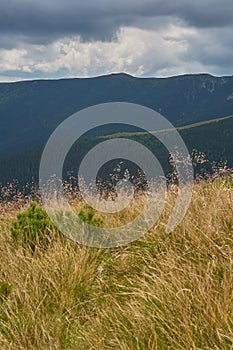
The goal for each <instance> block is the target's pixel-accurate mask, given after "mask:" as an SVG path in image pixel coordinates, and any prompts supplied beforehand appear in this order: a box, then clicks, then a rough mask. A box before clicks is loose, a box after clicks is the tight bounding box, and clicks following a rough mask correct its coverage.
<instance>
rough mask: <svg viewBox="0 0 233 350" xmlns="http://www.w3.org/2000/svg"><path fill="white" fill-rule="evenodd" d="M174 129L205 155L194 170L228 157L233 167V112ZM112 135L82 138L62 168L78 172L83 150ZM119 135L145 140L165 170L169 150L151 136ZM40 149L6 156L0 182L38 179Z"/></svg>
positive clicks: (36, 147) (40, 146) (190, 150)
mask: <svg viewBox="0 0 233 350" xmlns="http://www.w3.org/2000/svg"><path fill="white" fill-rule="evenodd" d="M177 129H178V131H179V132H180V134H181V136H182V138H183V140H184V142H185V143H186V145H187V147H188V149H189V152H190V153H192V151H193V150H198V151H199V152H202V153H204V154H205V155H206V161H205V163H204V168H203V166H202V165H198V167H197V168H196V171H197V172H203V170H207V171H211V166H212V162H217V163H221V162H225V161H227V163H228V165H229V166H230V167H233V152H232V149H233V116H229V117H226V118H220V119H214V120H209V121H206V122H203V123H199V124H191V125H189V126H185V127H179V128H177ZM113 136H114V135H109V136H105V137H103V138H99V137H92V138H91V137H90V138H83V139H81V141H80V143H79V144H78V145H76V146H75V147H74V148H73V152H71V154H70V155H69V156H68V158H67V162H66V164H65V171H73V172H74V173H76V174H77V169H78V165H79V163H80V161H81V160H82V158H83V156H84V155H85V153H86V152H87V151H88V150H90V149H91V148H92V147H93V146H94V145H96V144H97V143H98V142H100V141H104V140H106V138H111V137H113ZM118 136H119V135H118ZM122 136H124V137H128V138H131V139H134V140H136V141H138V142H141V143H143V144H145V146H146V147H148V148H150V149H151V150H152V151H153V152H154V154H155V155H156V156H157V157H158V158H159V160H160V162H161V164H162V165H163V167H164V169H165V172H166V171H168V170H169V169H168V162H167V159H168V154H167V152H166V150H165V149H164V147H162V146H161V144H160V143H159V142H156V140H155V138H154V137H153V136H150V135H148V134H145V133H142V134H141V133H124V134H122ZM42 151H43V145H42V144H41V145H37V146H34V147H32V148H31V149H28V150H27V151H22V152H19V153H17V154H15V155H14V156H12V157H9V158H8V159H7V160H2V161H0V183H2V184H6V183H7V182H11V181H13V179H18V181H19V183H20V184H21V185H24V184H25V183H27V182H30V181H31V180H32V178H33V179H34V180H35V181H37V180H38V169H39V163H40V157H41V154H42Z"/></svg>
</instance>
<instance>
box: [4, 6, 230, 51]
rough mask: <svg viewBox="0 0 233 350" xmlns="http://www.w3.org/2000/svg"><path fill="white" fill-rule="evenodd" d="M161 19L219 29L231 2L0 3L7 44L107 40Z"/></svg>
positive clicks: (224, 24) (224, 21) (226, 16)
mask: <svg viewBox="0 0 233 350" xmlns="http://www.w3.org/2000/svg"><path fill="white" fill-rule="evenodd" d="M163 16H165V17H166V16H170V17H171V18H172V17H173V18H180V19H181V20H184V21H186V22H187V23H188V24H189V25H192V26H196V27H224V26H227V25H231V24H232V23H233V6H232V1H231V0H222V1H219V0H202V1H201V0H197V1H195V2H194V1H192V2H189V1H187V0H167V1H164V0H144V1H141V0H118V1H112V0H92V1H83V0H66V1H65V0H56V1H51V2H49V1H48V0H47V1H45V0H37V1H33V0H21V1H17V0H1V5H0V36H2V37H4V36H6V35H8V40H9V43H8V45H10V42H11V41H12V46H13V45H14V41H16V38H19V37H20V38H21V40H19V41H18V43H20V42H21V41H22V40H23V41H27V42H31V43H37V44H43V43H48V42H51V41H53V40H56V39H58V38H60V37H65V36H67V35H76V34H78V35H80V36H81V38H82V40H83V41H90V40H111V39H112V37H113V36H114V33H116V31H117V30H118V29H119V28H120V27H121V26H135V27H137V26H138V27H141V28H142V27H144V28H146V29H147V28H148V26H150V27H153V21H154V23H155V26H156V25H157V21H156V20H155V19H156V18H158V17H160V18H161V17H163ZM161 25H162V20H161ZM3 41H4V40H1V42H2V43H3ZM1 42H0V44H1ZM3 45H4V43H3ZM5 45H6V43H5ZM5 45H4V46H5Z"/></svg>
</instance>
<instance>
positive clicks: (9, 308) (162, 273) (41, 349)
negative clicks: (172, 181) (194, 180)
mask: <svg viewBox="0 0 233 350" xmlns="http://www.w3.org/2000/svg"><path fill="white" fill-rule="evenodd" d="M174 197H175V192H174V193H173V192H172V191H170V193H169V198H168V204H167V208H166V211H165V212H164V213H163V215H162V217H161V220H160V221H159V223H158V224H157V225H156V227H154V228H153V229H152V230H150V232H148V234H147V235H145V236H144V237H143V238H141V239H140V240H139V241H136V242H134V243H132V244H130V245H128V246H125V247H119V248H115V249H96V248H88V247H82V246H80V245H78V244H75V243H74V242H72V241H69V240H68V239H66V238H65V237H63V236H59V237H58V238H57V239H56V240H55V241H53V242H52V244H51V245H50V247H49V249H47V250H43V249H41V248H40V247H38V249H37V250H36V252H35V254H34V255H32V254H31V253H30V251H25V250H23V248H22V249H21V248H20V247H18V248H16V247H15V245H14V242H13V240H12V238H11V235H10V224H11V221H12V220H13V219H14V217H15V215H16V211H18V210H20V208H19V207H17V208H16V209H17V210H16V211H14V210H13V208H12V206H11V207H10V209H9V211H8V210H7V205H5V207H4V210H3V206H2V210H1V213H2V214H1V219H0V226H1V244H0V291H1V294H0V349H2V350H23V349H27V350H47V349H51V350H60V349H62V350H63V349H69V350H71V349H72V350H89V349H90V350H91V349H93V350H94V349H95V350H110V349H111V350H112V349H116V350H133V349H137V350H144V349H145V350H147V349H148V350H157V349H158V350H163V349H182V350H183V349H187V350H190V349H193V350H194V349H195V350H197V349H200V350H205V349H206V350H207V349H209V350H213V349H219V350H220V349H221V350H222V349H224V350H225V349H233V186H232V180H226V179H225V180H217V181H214V182H211V181H209V182H205V183H199V184H195V186H194V191H193V198H192V203H191V206H190V208H189V210H188V212H187V214H186V216H185V219H184V220H183V222H182V223H181V224H180V225H179V227H177V228H176V229H175V231H174V232H173V233H172V234H166V233H165V226H166V223H167V218H168V215H169V212H170V210H171V207H172V203H173V202H174ZM23 206H24V204H23V205H22V209H23ZM116 220H119V219H116ZM123 220H125V218H123ZM117 224H118V221H117Z"/></svg>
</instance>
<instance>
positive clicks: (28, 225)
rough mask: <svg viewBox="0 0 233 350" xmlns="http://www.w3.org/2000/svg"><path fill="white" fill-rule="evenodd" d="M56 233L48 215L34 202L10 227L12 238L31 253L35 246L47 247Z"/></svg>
mask: <svg viewBox="0 0 233 350" xmlns="http://www.w3.org/2000/svg"><path fill="white" fill-rule="evenodd" d="M56 233H57V229H56V227H55V226H54V225H53V224H52V222H51V220H50V218H49V216H48V214H47V213H46V211H45V210H44V209H43V208H41V207H40V206H39V205H38V204H37V203H36V202H32V203H31V204H30V207H29V208H28V209H27V210H25V211H24V212H22V213H19V214H18V215H17V220H16V221H15V222H13V224H12V227H11V234H12V236H13V238H14V239H15V240H16V241H17V242H18V243H19V242H21V243H22V245H23V246H24V247H25V248H26V247H29V248H30V249H31V250H32V251H34V250H35V247H36V246H41V247H47V246H48V244H49V243H50V242H51V239H52V237H54V235H55V234H56Z"/></svg>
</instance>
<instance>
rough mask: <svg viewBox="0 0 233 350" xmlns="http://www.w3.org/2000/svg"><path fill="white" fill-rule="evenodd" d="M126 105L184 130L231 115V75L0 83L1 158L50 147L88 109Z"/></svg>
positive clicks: (110, 77)
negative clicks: (66, 125) (59, 128)
mask: <svg viewBox="0 0 233 350" xmlns="http://www.w3.org/2000/svg"><path fill="white" fill-rule="evenodd" d="M113 101H123V102H132V103H137V104H141V105H145V106H148V107H150V108H152V109H154V110H157V111H159V112H160V113H161V114H163V115H164V116H165V117H166V118H168V119H169V120H170V121H171V122H172V123H173V124H174V125H176V126H181V125H186V124H191V123H194V122H199V121H204V120H208V119H210V118H218V117H225V116H227V115H231V114H233V76H231V77H219V78H218V77H213V76H210V75H205V74H201V75H184V76H178V77H171V78H159V79H158V78H144V79H141V78H134V77H132V76H129V75H126V74H112V75H108V76H102V77H97V78H89V79H64V80H48V81H43V80H41V81H28V82H17V83H2V84H0V158H1V159H7V158H8V157H9V156H13V155H14V154H16V153H17V152H19V151H24V150H27V149H30V148H32V147H33V146H34V145H37V144H43V143H45V142H46V140H47V138H48V137H49V135H50V134H51V133H52V131H53V130H54V129H55V128H56V126H58V125H59V124H60V123H61V122H62V121H63V120H64V119H66V118H67V117H68V116H70V115H71V114H73V113H75V112H77V111H78V110H81V109H83V108H85V107H88V106H91V105H95V104H98V103H104V102H113Z"/></svg>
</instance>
